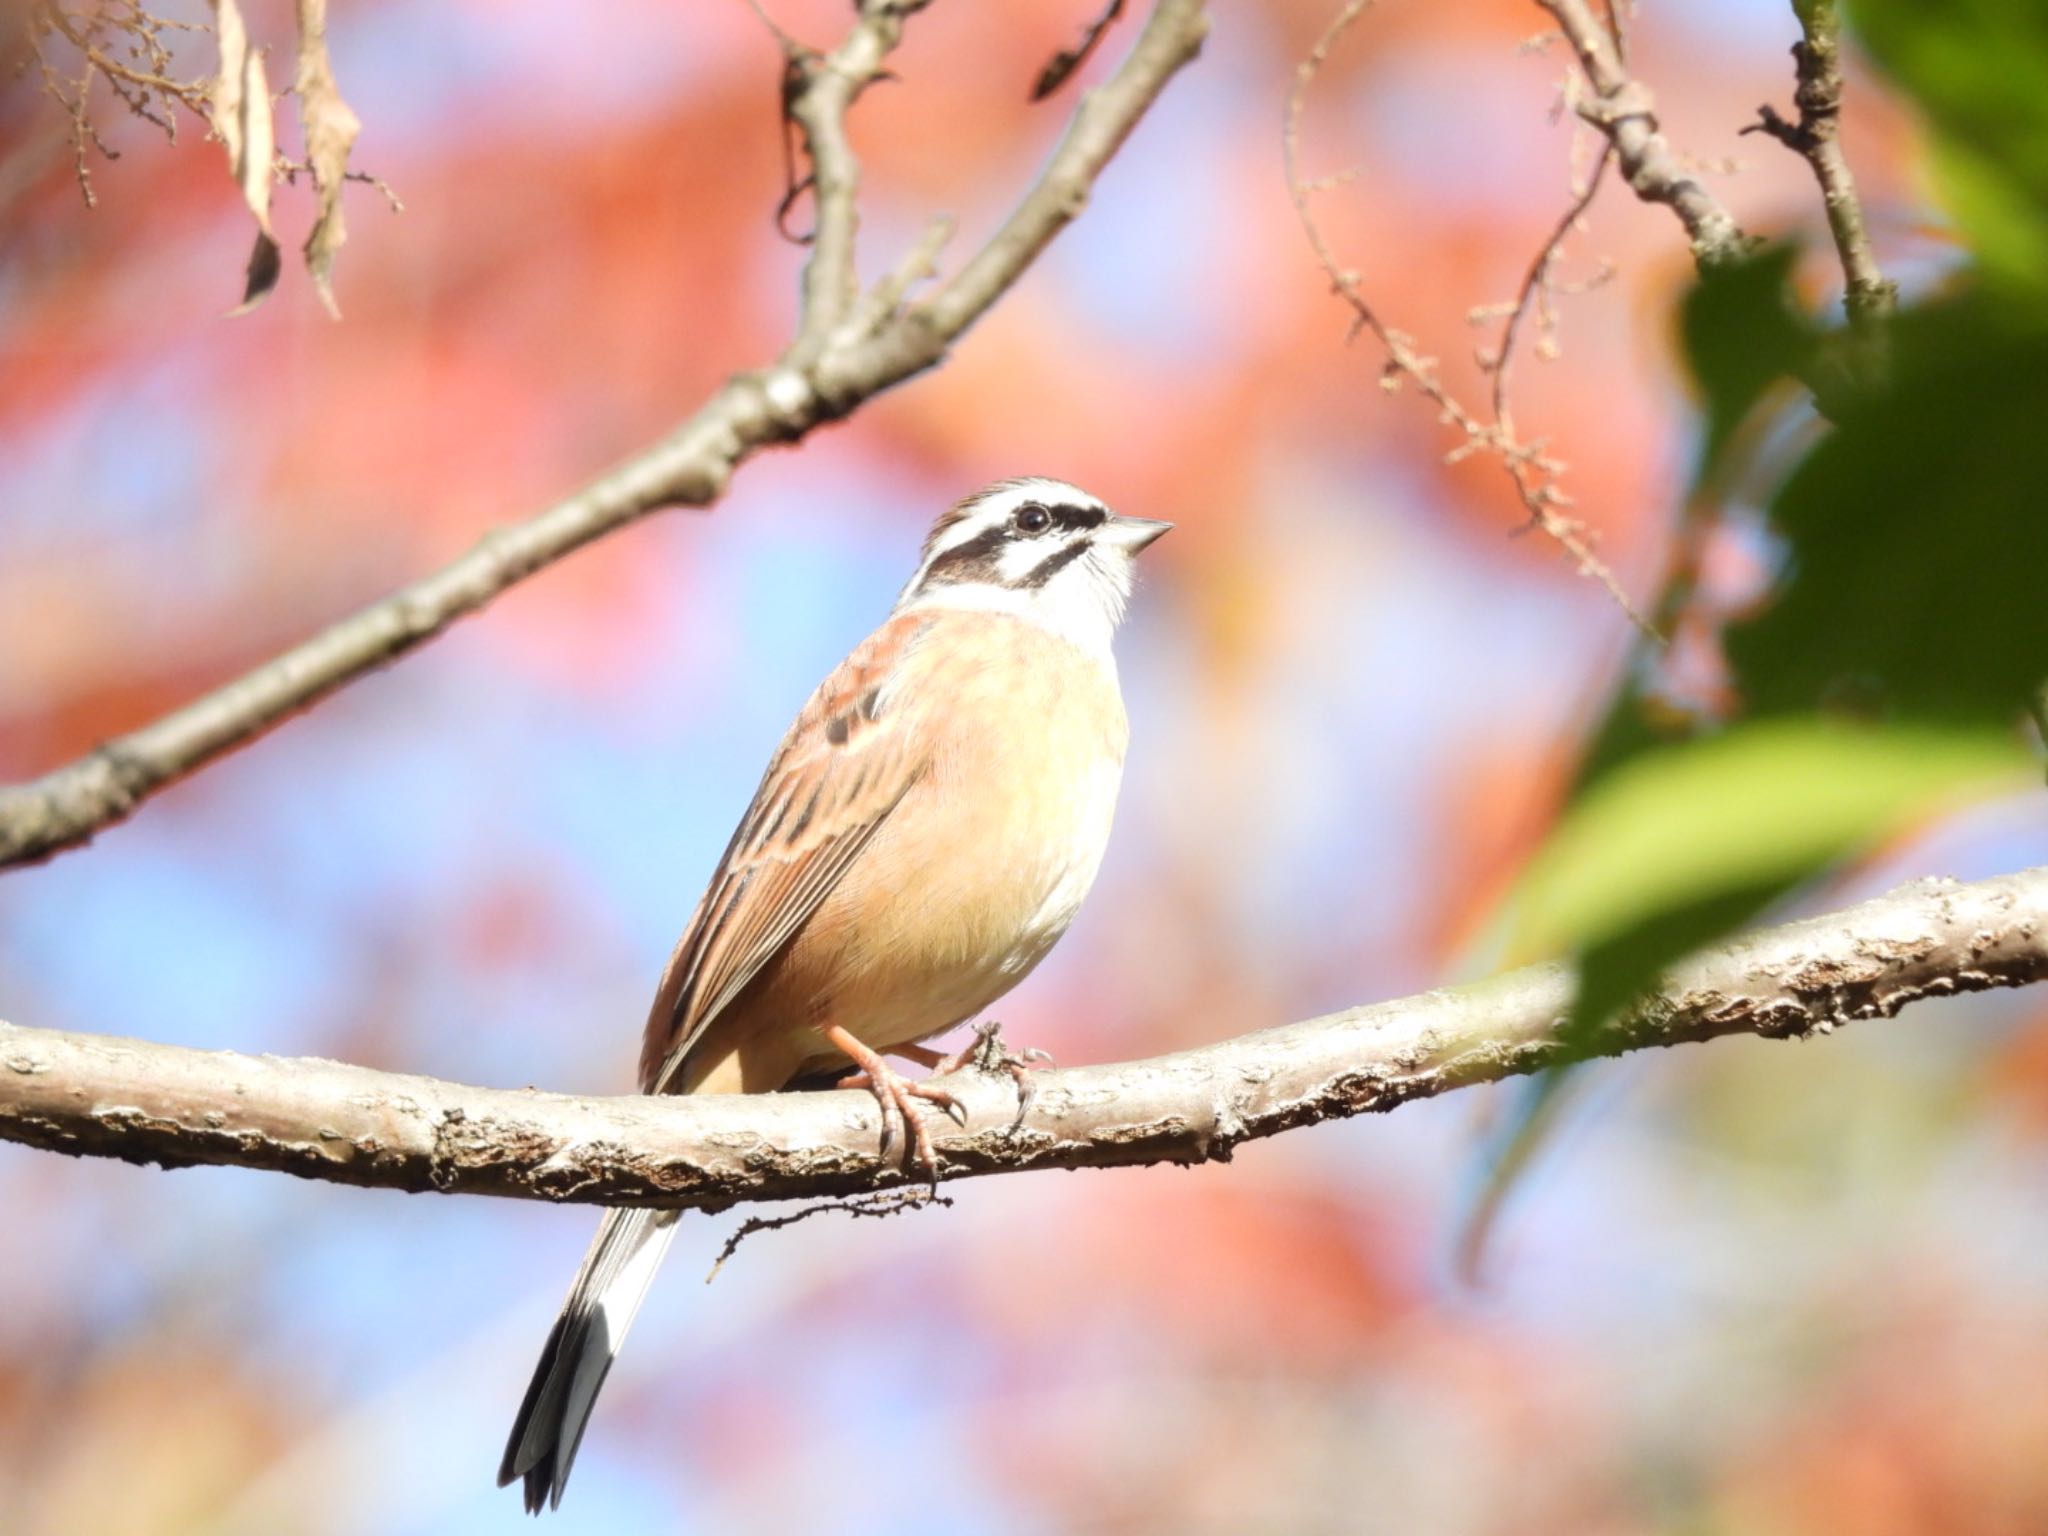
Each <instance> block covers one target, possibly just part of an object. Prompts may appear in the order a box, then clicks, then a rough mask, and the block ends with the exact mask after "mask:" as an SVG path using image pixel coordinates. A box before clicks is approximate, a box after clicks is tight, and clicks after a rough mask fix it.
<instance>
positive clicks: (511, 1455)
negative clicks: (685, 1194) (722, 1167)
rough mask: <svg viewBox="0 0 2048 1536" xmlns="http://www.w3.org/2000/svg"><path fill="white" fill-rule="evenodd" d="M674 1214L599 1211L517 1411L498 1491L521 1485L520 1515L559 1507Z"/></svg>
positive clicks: (673, 1222)
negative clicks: (601, 1390)
mask: <svg viewBox="0 0 2048 1536" xmlns="http://www.w3.org/2000/svg"><path fill="white" fill-rule="evenodd" d="M676 1216H677V1212H675V1211H650V1210H616V1211H606V1212H605V1213H604V1221H603V1223H602V1224H601V1225H599V1227H598V1229H597V1237H596V1238H595V1239H594V1240H593V1241H592V1242H591V1245H590V1251H589V1252H588V1253H586V1254H585V1255H584V1256H583V1268H582V1269H581V1270H579V1271H578V1272H577V1275H576V1283H575V1284H574V1285H573V1286H571V1287H570V1288H569V1299H568V1300H567V1301H566V1302H564V1303H563V1304H562V1315H561V1316H560V1317H558V1318H556V1319H555V1328H554V1332H552V1333H550V1334H549V1335H548V1342H547V1347H546V1348H545V1349H543V1350H542V1351H541V1352H540V1364H539V1365H537V1366H535V1367H534V1371H533V1380H532V1382H531V1383H530V1384H529V1385H528V1386H527V1388H526V1400H525V1401H524V1402H522V1403H521V1404H520V1405H519V1417H518V1418H517V1419H516V1420H514V1421H513V1424H512V1436H511V1438H510V1439H509V1440H507V1441H506V1442H505V1459H504V1461H502V1462H500V1463H499V1465H498V1486H499V1487H500V1488H502V1487H504V1486H505V1485H506V1484H507V1483H509V1482H511V1481H512V1479H513V1478H515V1477H521V1478H524V1479H525V1480H526V1511H527V1513H528V1514H539V1513H540V1509H541V1506H542V1504H544V1503H545V1504H546V1505H548V1506H549V1507H550V1508H552V1507H554V1506H555V1505H558V1504H560V1503H561V1502H562V1489H563V1488H564V1487H565V1486H567V1484H568V1481H569V1465H570V1463H571V1462H573V1461H575V1459H576V1447H577V1446H578V1445H580V1444H581V1443H582V1441H583V1429H584V1426H585V1425H586V1424H588V1423H589V1422H590V1410H591V1408H592V1407H593V1406H594V1405H595V1404H596V1402H597V1391H598V1388H600V1387H602V1386H603V1385H604V1378H605V1373H606V1372H607V1371H609V1370H610V1369H611V1368H612V1361H613V1360H614V1359H615V1358H616V1357H617V1356H618V1353H619V1346H620V1345H621V1344H623V1343H624V1342H625V1338H626V1330H627V1329H628V1328H629V1327H631V1326H632V1323H633V1314H634V1313H636V1312H638V1311H639V1310H640V1303H641V1301H642V1300H643V1299H644V1298H645V1297H646V1295H647V1287H648V1285H649V1284H650V1283H651V1282H652V1281H653V1279H654V1272H655V1270H656V1269H658V1268H659V1267H660V1265H661V1259H662V1255H663V1254H665V1253H667V1252H668V1244H669V1239H670V1238H672V1237H674V1236H675V1231H676Z"/></svg>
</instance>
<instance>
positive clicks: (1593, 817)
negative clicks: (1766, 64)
mask: <svg viewBox="0 0 2048 1536" xmlns="http://www.w3.org/2000/svg"><path fill="white" fill-rule="evenodd" d="M1851 17H1852V21H1853V23H1854V24H1855V26H1856V29H1857V34H1858V36H1859V37H1860V38H1861V39H1862V41H1863V42H1864V44H1865V45H1866V46H1867V48H1868V49H1869V51H1870V53H1871V54H1872V56H1873V57H1874V58H1875V59H1876V60H1877V61H1878V63H1879V64H1880V65H1881V66H1882V67H1883V68H1884V69H1885V70H1886V71H1887V72H1888V73H1889V74H1890V75H1891V76H1892V77H1893V78H1894V80H1895V81H1896V82H1897V84H1898V85H1899V86H1900V87H1901V88H1902V89H1903V90H1904V91H1905V92H1906V93H1907V94H1908V95H1909V96H1910V97H1911V98H1912V99H1913V100H1914V101H1915V102H1916V103H1917V104H1918V106H1919V107H1920V108H1921V110H1922V111H1923V112H1924V113H1925V115H1926V117H1927V120H1928V123H1929V128H1930V132H1931V135H1932V137H1933V139H1934V142H1935V145H1936V150H1937V155H1938V158H1939V162H1940V170H1941V174H1942V180H1943V191H1944V194H1945V196H1946V197H1947V199H1948V200H1949V204H1950V207H1951V210H1952V212H1953V214H1954V217H1955V220H1956V227H1957V234H1958V237H1959V239H1960V240H1961V242H1962V246H1963V250H1964V253H1965V260H1964V261H1963V262H1962V263H1960V264H1959V265H1958V267H1957V268H1956V269H1955V270H1954V271H1953V272H1950V273H1948V274H1946V275H1944V276H1943V277H1942V278H1941V279H1940V280H1939V281H1938V282H1937V283H1936V284H1935V285H1934V287H1933V289H1932V291H1930V292H1927V293H1925V294H1923V295H1922V296H1921V297H1919V298H1918V299H1917V300H1916V301H1915V302H1913V303H1912V304H1910V305H1909V306H1907V307H1906V308H1904V309H1903V310H1902V311H1901V312H1900V313H1899V314H1897V315H1896V316H1894V317H1892V318H1891V319H1890V320H1888V321H1887V322H1884V323H1883V328H1882V330H1881V331H1880V332H1879V333H1877V334H1872V333H1870V332H1868V331H1864V332H1859V333H1856V334H1854V335H1852V334H1851V333H1849V332H1848V331H1847V330H1846V328H1844V327H1843V326H1842V325H1841V322H1840V320H1839V319H1838V318H1837V319H1835V320H1833V321H1832V322H1830V323H1827V324H1823V323H1822V322H1821V321H1820V320H1819V319H1817V318H1814V317H1810V316H1808V315H1807V314H1806V313H1804V312H1803V311H1802V309H1801V308H1800V306H1799V305H1798V304H1797V302H1796V301H1795V299H1794V298H1793V297H1792V290H1791V277H1792V273H1793V268H1794V265H1795V263H1796V262H1797V260H1798V258H1799V256H1800V252H1799V251H1798V250H1797V249H1796V248H1795V247H1793V246H1790V245H1780V246H1777V247H1774V248H1768V249H1765V250H1762V251H1760V252H1758V253H1756V254H1755V255H1753V256H1752V257H1751V258H1750V259H1748V260H1746V261H1744V262H1742V263H1739V264H1736V265H1735V266H1733V267H1726V268H1722V269H1719V270H1717V271H1714V272H1712V273H1709V274H1707V275H1705V276H1704V277H1702V279H1701V280H1700V281H1699V283H1698V284H1697V285H1696V286H1695V288H1694V289H1693V290H1692V292H1691V293H1690V294H1689V295H1688V296H1687V297H1686V299H1685V301H1684V303H1683V305H1682V307H1681V310H1680V314H1679V329H1680V340H1681V344H1682V346H1683V348H1684V352H1685V356H1686V359H1687V362H1688V365H1689V367H1690V369H1691V371H1692V373H1693V377H1694V379H1695V381H1696V382H1697V385H1698V388H1699V392H1700V408H1701V413H1702V420H1701V427H1700V441H1699V455H1698V461H1697V471H1696V474H1695V477H1694V485H1693V497H1694V505H1693V509H1692V513H1691V515H1692V516H1693V517H1694V518H1696V519H1704V520H1709V521H1711V520H1713V519H1715V518H1716V517H1717V516H1718V510H1719V505H1720V503H1721V502H1722V501H1724V500H1726V499H1728V498H1730V497H1733V496H1735V495H1737V494H1739V493H1740V492H1741V491H1748V492H1751V493H1754V494H1757V495H1758V497H1759V499H1760V500H1761V501H1762V502H1763V510H1764V511H1765V512H1766V514H1767V517H1768V523H1769V528H1770V531H1771V534H1772V536H1773V537H1774V539H1775V540H1776V541H1777V544H1778V553H1779V555H1780V556H1781V562H1780V564H1779V567H1778V569H1777V571H1776V573H1775V575H1774V578H1773V581H1772V586H1771V589H1770V590H1769V591H1768V592H1767V593H1766V594H1765V595H1764V597H1763V599H1762V600H1761V601H1760V602H1759V603H1758V604H1757V605H1756V606H1755V608H1754V610H1753V611H1751V612H1748V613H1746V614H1743V615H1741V616H1739V617H1738V618H1737V619H1736V620H1735V621H1734V622H1732V623H1729V624H1728V625H1727V626H1726V628H1725V630H1724V631H1723V633H1722V635H1721V640H1722V645H1723V653H1724V656H1725V660H1726V663H1727V669H1728V681H1729V683H1730V684H1731V691H1732V694H1733V697H1734V699H1735V701H1736V702H1735V704H1734V707H1733V710H1732V712H1730V713H1728V714H1727V715H1726V716H1725V717H1715V718H1699V717H1696V718H1694V719H1692V720H1690V721H1689V722H1686V723H1684V724H1682V725H1680V726H1679V727H1677V728H1674V726H1673V724H1672V721H1671V716H1672V714H1673V706H1672V704H1671V703H1670V701H1669V700H1668V699H1665V698H1663V697H1661V696H1660V694H1659V692H1658V688H1657V677H1658V665H1657V657H1656V655H1655V653H1654V651H1649V650H1646V651H1644V652H1643V653H1640V654H1639V655H1638V656H1637V657H1636V664H1635V665H1634V666H1632V667H1631V668H1630V670H1629V674H1628V678H1627V681H1626V682H1625V683H1624V685H1623V687H1622V689H1621V691H1620V693H1619V695H1618V697H1617V698H1616V700H1615V702H1614V704H1613V706H1612V708H1611V709H1610V710H1609V712H1608V714H1607V717H1606V718H1605V719H1604V720H1603V721H1602V722H1601V723H1600V725H1599V726H1598V727H1597V728H1596V729H1595V731H1594V732H1593V733H1592V734H1591V736H1590V737H1589V739H1588V743H1587V746H1586V748H1585V749H1584V752H1583V755H1582V758H1581V763H1580V769H1579V772H1578V775H1577V777H1576V780H1575V784H1574V789H1573V793H1572V797H1571V800H1570V802H1569V804H1568V806H1567V808H1566V810H1565V813H1564V815H1563V816H1562V818H1561V820H1560V821H1559V824H1558V825H1557V827H1556V828H1555V830H1554V831H1553V833H1552V835H1551V836H1550V838H1549V840H1548V842H1547V843H1546V845H1545V846H1544V848H1543V849H1542V850H1541V851H1540V852H1539V854H1538V855H1537V857H1536V858H1535V860H1534V861H1533V862H1532V864H1531V866H1530V869H1529V871H1528V873H1527V875H1526V877H1525V879H1524V881H1523V882H1522V885H1521V887H1520V889H1519V890H1518V892H1517V894H1516V898H1515V900H1516V915H1515V918H1514V923H1513V928H1512V931H1513V933H1514V935H1515V937H1514V939H1513V940H1512V941H1511V948H1512V951H1513V953H1512V959H1514V960H1516V961H1521V960H1527V959H1531V958H1535V957H1537V956H1539V955H1548V954H1569V955H1573V956H1575V957H1576V958H1577V960H1578V961H1579V964H1580V966H1581V972H1582V984H1581V988H1580V994H1579V998H1578V1002H1577V1004H1576V1006H1575V1009H1574V1014H1573V1017H1572V1020H1571V1021H1570V1024H1569V1028H1571V1029H1572V1030H1574V1031H1580V1032H1590V1031H1591V1030H1592V1029H1593V1028H1594V1027H1596V1026H1597V1025H1598V1024H1599V1023H1600V1021H1602V1020H1603V1019H1606V1018H1608V1017H1610V1016H1612V1015H1613V1014H1614V1013H1615V1012H1616V1011H1617V1010H1618V1009H1620V1008H1621V1007H1623V1006H1625V1005H1626V1004H1627V1003H1628V1002H1629V1001H1630V999H1632V998H1634V997H1636V996H1638V995H1640V994H1641V993H1642V992H1643V991H1644V990H1646V989H1647V988H1649V987H1650V986H1651V985H1652V984H1653V983H1654V982H1655V980H1656V978H1657V976H1658V974H1659V973H1660V972H1661V971H1662V970H1663V969H1664V968H1666V967H1667V966H1669V965H1670V964H1671V963H1672V962H1674V961H1675V960H1677V959H1679V958H1680V957H1682V956H1683V955H1685V954H1687V953H1689V952H1690V951H1692V950H1694V949H1697V948H1699V947H1701V946H1703V945H1705V944H1708V943H1710V942H1712V941H1713V940H1715V939H1716V938H1718V937H1720V936H1722V935H1723V934H1725V933H1728V932H1730V931H1731V930H1733V929H1735V928H1738V927H1741V926H1743V925H1745V924H1747V923H1749V922H1751V921H1753V920H1754V919H1755V918H1756V917H1757V916H1758V915H1759V914H1760V913H1761V912H1762V911H1763V910H1764V909H1765V908H1766V907H1767V906H1769V905H1770V904H1771V903H1773V902H1774V901H1777V900H1779V899H1781V898H1783V897H1785V896H1786V895H1788V894H1789V893H1791V892H1793V891H1795V890H1797V889H1799V888H1800V887H1802V886H1806V885H1808V884H1811V883H1813V882H1816V881H1818V880H1822V879H1824V878H1826V877H1828V876H1829V875H1831V874H1832V873H1835V872H1837V871H1838V870H1840V869H1841V868H1842V867H1843V866H1844V864H1845V863H1846V862H1849V861H1853V860H1854V859H1855V858H1856V857H1857V856H1858V855H1859V854H1862V853H1865V852H1867V851H1868V850H1870V849H1872V848H1874V847H1875V846H1877V845H1878V844H1880V843H1882V842H1883V841H1885V840H1886V839H1887V838H1889V837H1892V836H1894V835H1896V834H1897V833H1899V832H1901V831H1902V830H1904V829H1907V828H1909V827H1911V826H1913V825H1915V824H1917V823H1919V822H1921V821H1923V820H1925V819H1926V818H1927V817H1928V816H1930V815H1931V814H1933V813H1934V812H1936V811H1938V810H1940V809H1943V808H1946V807H1948V806H1951V805H1953V804H1955V803H1956V802H1957V800H1958V799H1959V798H1964V797H1969V796H1973V795H1981V794H1984V793H1987V792H1995V791H1997V790H1999V789H2001V788H2012V787H2014V786H2016V784H2017V783H2018V779H2017V777H2016V775H2017V772H2018V771H2020V770H2021V769H2022V768H2023V766H2024V765H2025V764H2026V763H2027V762H2028V760H2029V754H2028V751H2027V747H2026V744H2025V737H2024V734H2023V730H2022V724H2021V723H2022V721H2023V720H2024V718H2025V712H2026V710H2027V708H2028V707H2029V706H2030V705H2038V703H2039V700H2040V699H2041V697H2042V692H2041V690H2042V685H2043V681H2044V679H2048V595H2044V592H2043V590H2042V589H2043V586H2044V584H2048V505H2044V503H2048V469H2044V466H2043V460H2042V457H2041V450H2040V445H2039V444H2038V443H2037V442H2036V440H2035V434H2036V433H2039V432H2042V431H2044V428H2048V6H2044V5H2042V4H2040V0H2024V3H2023V0H2007V3H2001V0H1962V3H1953V4H1944V5H1940V6H1927V5H1924V4H1920V3H1917V0H1860V3H1857V4H1854V5H1853V7H1852V11H1851ZM1851 109H1852V110H1853V103H1852V108H1851ZM1816 407H1817V408H1818V413H1819V420H1818V421H1814V422H1811V423H1809V425H1810V426H1811V428H1812V430H1811V431H1810V432H1809V433H1808V434H1807V440H1806V441H1805V442H1804V445H1803V447H1802V448H1801V449H1800V450H1799V451H1798V452H1796V453H1794V454H1792V455H1791V456H1790V457H1789V462H1787V463H1779V462H1776V460H1775V458H1774V457H1773V455H1777V456H1784V455H1786V453H1787V450H1786V447H1785V443H1786V441H1787V438H1788V435H1790V436H1792V437H1793V439H1794V441H1797V437H1796V434H1787V433H1786V432H1784V431H1780V430H1773V429H1774V428H1782V427H1784V426H1786V425H1788V424H1790V425H1794V426H1796V425H1798V424H1799V420H1800V416H1801V415H1802V414H1810V413H1812V412H1813V411H1814V410H1815V409H1816ZM1760 486H1761V487H1763V488H1764V489H1762V490H1761V491H1760V492H1759V491H1757V488H1758V487H1760ZM1692 579H1693V578H1692V575H1691V573H1690V572H1689V571H1679V572H1677V573H1676V574H1674V576H1673V577H1672V578H1671V581H1672V583H1673V585H1672V586H1671V587H1670V589H1669V590H1667V591H1666V592H1665V593H1664V595H1663V599H1662V601H1661V602H1660V603H1659V605H1658V608H1657V611H1658V612H1660V613H1663V614H1666V615H1679V616H1683V615H1685V613H1686V610H1687V605H1688V604H1690V603H1692V602H1696V601H1697V600H1698V595H1697V594H1696V593H1694V592H1693V591H1692V590H1691V588H1690V584H1691V582H1692ZM1680 584H1684V585H1680ZM1549 1099H1550V1095H1549V1093H1548V1092H1546V1093H1544V1094H1542V1095H1538V1096H1536V1097H1534V1098H1532V1099H1531V1100H1530V1101H1529V1105H1530V1107H1529V1108H1528V1109H1527V1110H1525V1112H1524V1115H1523V1117H1522V1118H1521V1121H1520V1123H1519V1124H1518V1125H1513V1126H1510V1127H1509V1128H1508V1130H1507V1134H1506V1135H1505V1136H1504V1137H1503V1138H1502V1147H1503V1149H1504V1150H1503V1151H1502V1153H1501V1155H1500V1157H1499V1160H1498V1161H1497V1162H1496V1163H1495V1166H1494V1173H1493V1180H1494V1183H1495V1185H1496V1187H1495V1188H1493V1189H1490V1190H1488V1191H1487V1192H1486V1193H1485V1194H1484V1195H1483V1197H1482V1199H1481V1201H1480V1203H1479V1204H1480V1209H1481V1210H1482V1211H1490V1210H1491V1209H1492V1208H1493V1207H1494V1206H1496V1205H1497V1204H1498V1200H1499V1194H1500V1191H1499V1188H1498V1185H1499V1183H1500V1182H1501V1181H1503V1180H1506V1179H1509V1178H1512V1177H1513V1176H1514V1173H1515V1171H1516V1170H1517V1169H1519V1168H1520V1167H1521V1166H1523V1165H1524V1164H1525V1163H1526V1160H1527V1154H1528V1143H1529V1141H1530V1139H1531V1137H1532V1136H1533V1135H1535V1134H1537V1133H1538V1131H1539V1130H1540V1123H1541V1121H1540V1119H1539V1116H1540V1115H1541V1106H1542V1105H1544V1104H1546V1103H1548V1102H1549ZM1471 1241H1472V1239H1469V1238H1468V1243H1469V1242H1471Z"/></svg>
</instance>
